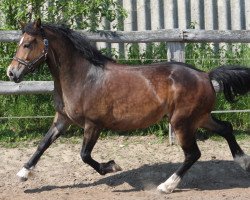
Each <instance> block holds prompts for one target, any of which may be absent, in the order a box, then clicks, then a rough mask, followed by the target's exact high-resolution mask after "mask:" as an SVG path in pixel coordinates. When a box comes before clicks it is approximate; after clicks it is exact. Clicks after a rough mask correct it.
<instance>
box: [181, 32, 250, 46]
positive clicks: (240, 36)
mask: <svg viewBox="0 0 250 200" xmlns="http://www.w3.org/2000/svg"><path fill="white" fill-rule="evenodd" d="M183 40H184V41H186V42H217V43H221V42H226V43H250V30H193V29H192V30H191V29H190V30H184V31H183Z"/></svg>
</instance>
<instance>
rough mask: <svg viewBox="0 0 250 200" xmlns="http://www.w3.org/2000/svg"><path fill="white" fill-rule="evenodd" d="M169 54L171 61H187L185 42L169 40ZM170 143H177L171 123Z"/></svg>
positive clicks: (169, 129)
mask: <svg viewBox="0 0 250 200" xmlns="http://www.w3.org/2000/svg"><path fill="white" fill-rule="evenodd" d="M167 50H168V52H167V56H168V60H169V61H177V62H185V44H184V43H180V42H169V43H168V44H167ZM168 127H169V128H168V136H169V137H168V138H169V144H170V145H173V144H175V143H176V137H175V133H174V130H173V128H172V127H171V125H170V124H169V125H168Z"/></svg>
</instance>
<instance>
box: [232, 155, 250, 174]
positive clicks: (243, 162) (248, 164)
mask: <svg viewBox="0 0 250 200" xmlns="http://www.w3.org/2000/svg"><path fill="white" fill-rule="evenodd" d="M234 161H235V162H237V163H238V164H239V165H240V166H241V167H242V168H243V169H244V170H246V171H250V156H248V155H243V156H235V158H234Z"/></svg>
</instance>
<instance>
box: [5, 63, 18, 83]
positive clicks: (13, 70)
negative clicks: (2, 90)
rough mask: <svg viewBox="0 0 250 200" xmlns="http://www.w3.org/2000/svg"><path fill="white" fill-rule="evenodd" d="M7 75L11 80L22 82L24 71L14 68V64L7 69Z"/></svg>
mask: <svg viewBox="0 0 250 200" xmlns="http://www.w3.org/2000/svg"><path fill="white" fill-rule="evenodd" d="M7 76H8V77H9V79H10V80H11V81H14V82H15V83H20V82H21V81H22V73H21V71H20V70H16V68H13V67H12V66H9V67H8V69H7Z"/></svg>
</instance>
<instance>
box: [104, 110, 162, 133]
mask: <svg viewBox="0 0 250 200" xmlns="http://www.w3.org/2000/svg"><path fill="white" fill-rule="evenodd" d="M139 107H140V106H138V108H137V109H139ZM137 109H136V108H135V109H134V110H130V111H128V112H122V111H119V112H118V111H116V112H114V113H113V115H112V118H111V120H110V121H109V120H108V121H106V122H105V123H104V124H105V127H106V128H108V129H111V130H124V131H127V130H135V129H142V128H147V127H149V126H150V125H152V124H155V123H157V122H158V121H160V120H161V119H162V117H163V116H164V115H165V114H166V112H165V109H164V108H163V106H159V107H155V108H154V109H152V108H151V109H150V108H147V109H146V110H143V109H141V110H140V109H139V110H137Z"/></svg>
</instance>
